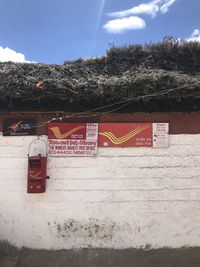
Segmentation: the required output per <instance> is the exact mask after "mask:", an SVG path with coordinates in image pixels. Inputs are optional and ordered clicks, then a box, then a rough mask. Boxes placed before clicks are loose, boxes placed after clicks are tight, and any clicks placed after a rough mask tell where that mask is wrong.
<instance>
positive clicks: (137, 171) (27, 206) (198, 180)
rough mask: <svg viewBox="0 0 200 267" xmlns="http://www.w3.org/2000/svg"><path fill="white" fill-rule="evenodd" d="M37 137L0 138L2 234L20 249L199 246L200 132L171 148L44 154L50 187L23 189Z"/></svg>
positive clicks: (0, 236)
mask: <svg viewBox="0 0 200 267" xmlns="http://www.w3.org/2000/svg"><path fill="white" fill-rule="evenodd" d="M34 138H35V137H30V136H29V137H28V136H27V137H2V136H0V240H8V241H9V242H10V243H12V244H14V245H17V246H18V247H22V246H26V247H31V248H46V249H52V248H53V249H60V248H67V249H68V248H82V247H106V248H129V247H145V246H146V247H149V246H151V247H164V246H169V247H181V246H200V228H199V221H200V135H171V136H170V147H169V148H165V149H163V148H160V149H155V148H115V149H112V148H101V149H99V150H98V155H97V156H96V157H94V158H85V157H84V158H80V157H74V158H49V159H48V175H49V176H50V180H48V181H47V192H46V193H44V194H38V195H35V194H27V193H26V182H27V153H28V147H29V144H30V142H31V141H32V140H33V139H34Z"/></svg>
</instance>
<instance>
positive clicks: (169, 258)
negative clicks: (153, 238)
mask: <svg viewBox="0 0 200 267" xmlns="http://www.w3.org/2000/svg"><path fill="white" fill-rule="evenodd" d="M44 266H45V267H46V266H48V267H199V266H200V248H181V249H170V248H165V249H139V250H138V249H125V250H112V249H92V248H91V249H90V248H87V249H72V250H57V251H50V250H31V249H27V248H22V249H17V248H15V247H13V246H10V245H9V244H8V243H5V242H2V243H0V267H44Z"/></svg>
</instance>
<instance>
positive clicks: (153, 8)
mask: <svg viewBox="0 0 200 267" xmlns="http://www.w3.org/2000/svg"><path fill="white" fill-rule="evenodd" d="M159 2H160V0H154V1H152V2H150V3H146V4H140V5H138V6H134V7H133V8H131V9H127V10H124V11H119V12H113V13H109V14H108V15H109V16H111V17H118V18H121V17H126V16H130V15H140V14H147V15H151V16H152V17H154V16H155V15H156V13H157V12H158V11H159V6H158V3H159Z"/></svg>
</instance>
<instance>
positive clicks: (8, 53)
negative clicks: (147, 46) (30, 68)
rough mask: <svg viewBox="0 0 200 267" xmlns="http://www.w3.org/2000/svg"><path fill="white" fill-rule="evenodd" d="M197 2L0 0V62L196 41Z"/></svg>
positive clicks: (68, 57) (55, 58) (56, 60)
mask: <svg viewBox="0 0 200 267" xmlns="http://www.w3.org/2000/svg"><path fill="white" fill-rule="evenodd" d="M199 12H200V1H199V0H0V61H8V60H11V61H19V62H23V61H31V62H42V63H56V64H62V63H63V62H64V61H65V60H73V59H78V58H88V57H95V56H101V55H105V53H106V50H107V49H109V47H110V46H112V45H113V44H114V45H116V46H122V45H124V44H133V43H141V44H144V43H149V42H158V41H161V40H162V39H163V37H164V36H168V35H170V36H174V37H175V38H181V39H191V40H199V41H200V31H199V29H200V15H199Z"/></svg>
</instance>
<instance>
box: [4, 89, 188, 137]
mask: <svg viewBox="0 0 200 267" xmlns="http://www.w3.org/2000/svg"><path fill="white" fill-rule="evenodd" d="M186 88H187V85H184V86H182V87H176V88H171V89H166V90H163V91H162V92H155V93H152V94H148V95H140V96H135V97H131V98H126V99H124V100H121V101H118V102H116V103H112V104H108V105H104V106H101V107H97V108H93V109H90V110H87V111H83V112H77V113H72V114H68V115H65V116H61V117H54V118H52V119H50V120H47V121H44V122H41V123H38V124H35V125H31V126H30V129H31V128H40V127H44V126H45V125H47V124H48V123H51V122H54V121H60V122H62V121H63V120H64V119H67V118H73V117H74V118H85V117H86V118H90V117H96V116H98V115H104V114H109V113H113V112H115V111H118V110H120V109H122V108H123V107H125V106H127V105H129V104H130V103H131V102H133V101H136V100H141V99H148V98H150V97H151V98H152V97H157V96H162V95H165V94H169V93H171V92H173V91H178V90H183V89H186ZM119 104H122V105H120V106H119V107H116V108H113V109H111V110H108V111H104V112H98V111H101V110H102V109H106V108H110V107H113V106H116V105H119ZM91 112H96V113H95V114H88V113H91ZM97 112H98V113H97ZM84 114H85V115H84ZM86 114H88V115H86ZM8 133H10V131H7V132H2V134H3V135H4V134H8Z"/></svg>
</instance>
